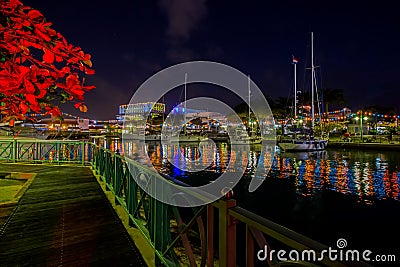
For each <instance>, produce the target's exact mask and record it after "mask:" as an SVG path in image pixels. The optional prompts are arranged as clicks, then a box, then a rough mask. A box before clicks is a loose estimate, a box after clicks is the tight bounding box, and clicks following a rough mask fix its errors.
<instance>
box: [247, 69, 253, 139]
mask: <svg viewBox="0 0 400 267" xmlns="http://www.w3.org/2000/svg"><path fill="white" fill-rule="evenodd" d="M247 77H248V90H249V118H248V119H247V124H248V127H249V129H250V131H251V130H252V129H251V128H250V127H251V124H250V114H251V108H250V94H251V91H250V75H248V76H247Z"/></svg>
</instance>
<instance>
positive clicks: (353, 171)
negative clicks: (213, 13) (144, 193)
mask: <svg viewBox="0 0 400 267" xmlns="http://www.w3.org/2000/svg"><path fill="white" fill-rule="evenodd" d="M104 145H105V146H106V147H108V148H110V149H111V150H114V151H115V150H117V149H118V150H119V151H120V153H121V154H124V153H129V154H130V155H140V154H141V153H147V154H148V155H149V158H150V161H151V164H152V165H153V166H154V167H155V169H156V170H158V171H160V172H163V173H166V174H168V175H171V176H173V177H174V178H177V179H180V180H182V181H185V182H186V183H189V184H191V185H193V186H198V185H201V184H206V183H209V182H210V181H212V180H215V179H217V178H218V176H219V175H220V174H222V173H223V172H225V171H227V168H241V167H245V168H246V170H245V176H251V177H254V172H255V170H256V167H257V165H258V164H262V166H270V163H271V161H272V166H271V169H270V171H269V170H267V169H264V177H266V178H267V179H293V181H294V186H295V191H296V194H298V195H300V196H303V197H313V196H314V195H315V194H317V193H318V192H321V191H324V190H330V191H335V192H339V193H342V194H345V195H353V196H356V199H357V201H358V202H362V203H365V204H373V203H374V201H376V200H383V199H394V200H397V201H398V200H399V192H400V189H399V180H400V173H399V171H398V166H397V162H400V161H399V160H400V159H399V156H398V155H397V154H396V153H393V152H387V153H378V152H358V151H351V152H350V151H340V150H337V151H336V150H328V151H321V152H312V153H311V152H310V153H307V152H304V153H280V154H279V153H277V154H275V157H274V158H273V159H272V158H271V157H270V153H267V152H266V151H260V150H261V146H252V147H251V151H250V153H247V152H246V151H245V150H244V149H243V150H240V149H237V150H235V151H231V149H230V146H228V145H227V144H226V143H217V144H216V146H215V147H213V150H212V151H208V153H204V151H200V150H199V148H198V146H197V145H196V144H183V145H182V144H181V145H178V144H176V145H168V146H165V145H164V146H161V144H160V143H159V142H148V143H146V144H145V146H144V147H143V146H142V147H141V146H139V145H138V143H135V142H127V143H125V144H124V147H122V145H121V142H120V141H119V140H117V139H114V140H108V142H107V141H106V142H105V143H104ZM206 154H211V155H212V159H211V161H210V162H207V161H208V160H209V159H207V158H206V156H205V155H206ZM182 157H184V158H186V159H187V161H184V164H187V165H188V166H186V165H185V167H191V166H189V165H196V164H201V163H202V162H207V168H205V169H204V170H203V171H199V172H189V171H182V168H178V167H176V166H182V165H179V164H182V162H180V159H181V158H182ZM168 159H173V161H174V162H170V160H168ZM135 160H137V161H139V162H142V163H145V159H143V158H140V157H139V156H138V157H137V158H135ZM230 163H234V164H230ZM228 170H229V171H234V169H228ZM268 171H269V172H268ZM264 177H263V178H264ZM239 193H240V192H239Z"/></svg>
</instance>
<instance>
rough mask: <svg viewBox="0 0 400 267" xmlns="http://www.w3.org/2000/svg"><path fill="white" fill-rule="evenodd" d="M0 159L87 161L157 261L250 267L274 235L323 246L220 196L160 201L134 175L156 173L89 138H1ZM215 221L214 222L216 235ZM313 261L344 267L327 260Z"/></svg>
mask: <svg viewBox="0 0 400 267" xmlns="http://www.w3.org/2000/svg"><path fill="white" fill-rule="evenodd" d="M0 160H3V161H4V160H5V161H9V162H49V163H53V164H61V163H62V164H65V163H72V164H79V165H91V166H92V168H93V171H94V172H95V174H96V175H97V176H98V177H99V178H100V181H101V183H104V185H105V187H106V190H109V191H111V192H112V193H113V195H114V197H115V203H116V204H117V205H121V207H123V209H124V210H125V212H126V214H127V215H128V217H129V224H130V226H132V227H135V228H137V229H138V230H139V231H140V233H141V234H142V235H143V237H144V238H145V239H146V240H147V242H148V243H149V245H150V246H151V247H152V248H153V250H154V253H155V265H156V266H206V265H207V266H215V265H216V266H237V263H238V261H242V262H245V265H246V266H254V263H255V261H257V256H256V254H257V251H258V250H259V249H262V248H264V246H268V247H269V246H270V244H269V242H270V241H272V240H275V241H278V242H279V243H281V244H282V245H283V246H284V247H289V248H292V249H296V250H299V251H301V250H303V249H313V250H315V251H316V252H317V253H319V252H321V251H322V250H324V249H326V248H327V247H326V246H324V245H322V244H320V243H318V242H316V241H314V240H311V239H309V238H307V237H305V236H302V235H300V234H298V233H296V232H293V231H291V230H290V229H287V228H285V227H283V226H280V225H278V224H276V223H273V222H271V221H269V220H267V219H265V218H262V217H260V216H258V215H256V214H254V213H251V212H249V211H247V210H245V209H242V208H240V207H237V206H236V202H235V200H233V199H221V200H219V201H216V202H214V203H212V204H209V205H207V206H203V207H197V208H179V207H175V206H170V205H166V204H164V203H161V202H160V201H158V200H156V199H154V198H152V197H150V196H149V195H148V194H147V193H146V192H145V191H144V190H142V189H141V187H140V186H139V185H138V184H137V183H136V180H138V179H140V180H143V181H149V180H151V179H160V176H159V175H158V174H157V173H156V172H154V171H152V170H150V169H149V168H147V167H145V166H143V165H141V164H139V163H138V162H135V161H132V160H128V161H127V160H126V159H125V158H124V157H123V156H121V155H119V154H118V153H115V152H112V151H110V150H108V149H105V148H103V147H99V146H97V145H95V144H92V143H88V142H76V141H32V140H0ZM134 178H136V179H134ZM238 225H239V226H244V229H245V230H244V231H245V238H244V240H239V239H238V238H237V231H238V230H237V226H238ZM215 226H218V230H217V231H218V232H217V234H216V235H214V233H215V232H216V231H215V229H214V228H215ZM237 244H240V245H239V246H238V245H237ZM243 244H245V246H243ZM214 248H215V249H214ZM257 248H258V249H257ZM239 249H242V250H239ZM275 249H276V248H275ZM278 249H279V248H278ZM266 264H268V266H284V265H296V266H315V265H314V264H312V263H310V262H303V261H294V262H279V261H278V260H276V259H274V260H272V261H268V262H267V263H266ZM317 265H319V266H321V265H325V266H345V265H344V264H343V263H340V262H331V261H329V260H326V259H325V260H324V261H323V262H318V263H317Z"/></svg>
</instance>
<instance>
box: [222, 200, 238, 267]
mask: <svg viewBox="0 0 400 267" xmlns="http://www.w3.org/2000/svg"><path fill="white" fill-rule="evenodd" d="M235 206H236V200H235V199H229V200H222V201H220V206H219V264H220V266H226V267H231V266H232V267H234V266H236V221H235V219H234V218H233V217H231V216H230V215H229V209H230V208H233V207H235Z"/></svg>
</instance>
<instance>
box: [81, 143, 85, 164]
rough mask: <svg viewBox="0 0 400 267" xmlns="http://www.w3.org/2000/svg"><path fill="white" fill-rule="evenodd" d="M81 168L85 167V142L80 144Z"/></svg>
mask: <svg viewBox="0 0 400 267" xmlns="http://www.w3.org/2000/svg"><path fill="white" fill-rule="evenodd" d="M81 150H82V151H81V155H82V166H85V142H81Z"/></svg>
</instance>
